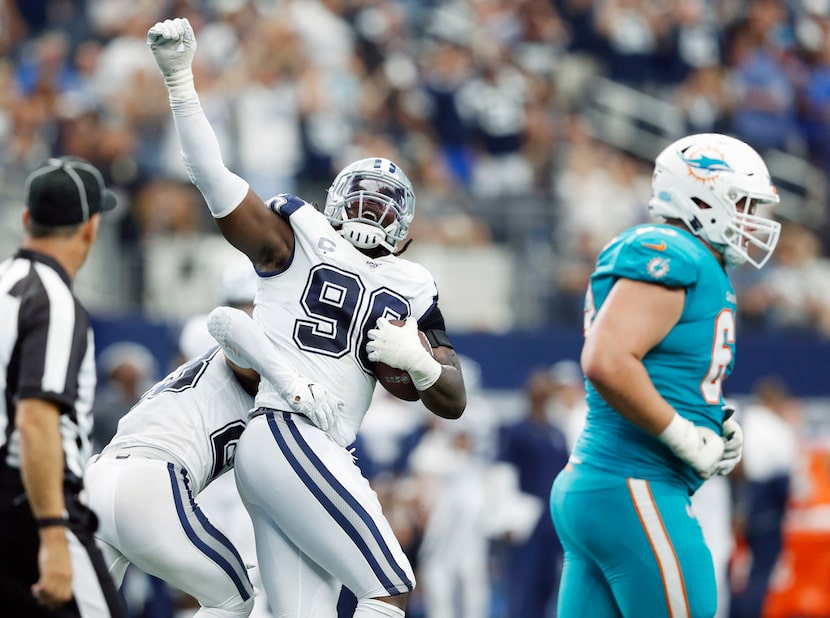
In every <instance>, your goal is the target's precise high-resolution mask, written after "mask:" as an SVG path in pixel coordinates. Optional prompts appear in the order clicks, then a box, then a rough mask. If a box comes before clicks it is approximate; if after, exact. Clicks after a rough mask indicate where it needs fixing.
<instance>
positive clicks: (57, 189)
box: [0, 157, 126, 618]
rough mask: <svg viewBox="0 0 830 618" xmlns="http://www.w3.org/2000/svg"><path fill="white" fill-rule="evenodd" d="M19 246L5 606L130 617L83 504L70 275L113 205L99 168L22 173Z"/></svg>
mask: <svg viewBox="0 0 830 618" xmlns="http://www.w3.org/2000/svg"><path fill="white" fill-rule="evenodd" d="M25 199H26V209H25V210H24V211H23V226H24V228H25V231H26V235H25V239H24V241H23V246H22V248H20V249H19V250H18V252H17V253H16V254H15V255H14V256H13V257H11V258H9V259H7V260H6V261H4V262H2V263H0V371H2V373H0V384H2V386H3V387H4V393H3V395H4V396H3V399H2V401H1V402H0V615H2V616H9V617H12V616H14V617H17V616H19V617H21V618H24V617H25V618H29V617H39V616H61V617H70V616H81V617H83V618H87V617H96V618H97V617H99V616H101V617H109V616H118V617H121V616H125V615H126V612H125V611H124V609H123V607H122V605H121V601H120V598H119V596H118V591H117V589H116V588H115V585H114V584H113V582H112V579H111V578H110V576H109V574H108V572H107V569H106V566H105V564H104V561H103V557H102V555H101V552H100V551H99V550H98V548H97V547H96V545H95V543H94V541H93V536H92V533H93V531H94V530H95V527H96V525H97V521H96V518H95V515H94V514H93V513H92V511H90V510H89V509H88V508H87V507H86V506H84V505H83V504H82V503H81V500H80V499H79V494H80V492H81V489H82V481H81V479H82V477H83V467H84V465H85V463H86V460H87V459H88V458H89V456H90V455H91V448H90V432H91V429H92V414H91V407H92V400H93V395H94V392H95V379H96V378H95V357H94V346H93V339H92V329H91V327H90V322H89V316H88V315H87V313H86V310H85V309H84V308H83V307H82V306H81V304H80V303H79V302H78V300H77V299H76V298H75V296H74V294H73V293H72V280H73V278H74V277H75V275H76V273H77V272H78V270H79V269H80V268H81V266H82V265H83V263H84V262H85V261H86V257H87V255H88V254H89V250H90V248H91V247H92V244H93V243H94V242H95V239H96V237H97V235H98V225H99V220H100V214H99V213H101V212H102V211H106V210H111V209H112V208H113V207H114V206H115V196H114V195H113V194H112V193H111V192H110V191H109V190H107V189H106V188H105V186H104V181H103V178H102V177H101V173H100V172H99V171H98V170H97V169H96V168H95V167H93V166H92V165H91V164H90V163H88V162H86V161H84V160H82V159H78V158H74V157H62V158H59V159H58V158H55V159H49V160H47V161H46V162H45V163H43V165H41V166H40V167H39V168H38V169H36V170H35V171H33V172H32V173H31V174H30V175H29V177H28V178H27V179H26V187H25Z"/></svg>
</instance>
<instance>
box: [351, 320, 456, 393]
mask: <svg viewBox="0 0 830 618" xmlns="http://www.w3.org/2000/svg"><path fill="white" fill-rule="evenodd" d="M367 336H368V337H369V342H368V343H367V344H366V351H367V352H368V353H369V360H370V361H372V362H373V363H377V362H380V363H386V364H387V365H389V366H390V367H397V368H398V369H403V370H404V371H406V372H408V373H409V376H410V377H411V378H412V384H414V385H415V388H416V389H418V390H419V391H425V390H427V389H428V388H429V387H430V386H432V385H433V384H435V383H436V382H437V381H438V378H440V377H441V363H439V362H438V361H437V360H435V359H434V358H433V357H432V354H430V353H429V352H427V351H426V350H425V349H424V346H423V345H421V340H420V337H419V335H418V322H417V321H416V320H415V318H413V317H412V316H410V317H408V318H406V321H405V322H404V324H403V326H393V325H392V324H390V323H389V320H388V319H386V318H378V321H377V326H376V327H375V328H373V329H371V330H370V331H369V332H368V333H367Z"/></svg>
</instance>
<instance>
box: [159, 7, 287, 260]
mask: <svg viewBox="0 0 830 618" xmlns="http://www.w3.org/2000/svg"><path fill="white" fill-rule="evenodd" d="M147 44H148V45H149V46H150V50H151V51H152V53H153V56H154V58H155V60H156V64H157V65H158V67H159V70H160V71H161V74H162V76H163V77H164V83H165V85H166V86H167V90H168V93H169V95H170V109H171V111H172V113H173V120H174V124H175V127H176V133H177V135H178V137H179V142H180V144H181V147H182V158H183V160H184V163H185V167H186V168H187V172H188V175H189V176H190V179H191V181H192V182H193V184H194V185H196V187H198V188H199V190H200V191H201V192H202V195H203V196H204V197H205V201H206V202H207V205H208V208H209V209H210V212H211V214H212V215H213V217H214V218H215V220H216V224H217V225H218V227H219V229H220V231H221V232H222V234H223V235H224V236H225V238H226V239H227V240H228V241H229V242H230V243H231V244H232V245H233V246H234V247H236V248H237V249H239V250H240V251H242V252H243V253H244V254H245V255H247V256H248V258H249V259H250V260H251V262H252V263H253V264H254V265H255V266H256V267H257V268H259V269H261V270H279V269H281V268H282V266H284V265H285V263H286V262H287V260H288V258H289V256H290V255H291V251H292V250H293V247H294V234H293V232H292V230H291V227H290V225H289V224H288V223H287V222H286V221H285V220H283V219H282V218H281V217H275V216H274V215H273V213H272V212H271V211H269V210H268V209H267V208H266V207H265V205H264V203H263V201H262V199H261V198H260V197H259V196H258V195H257V194H256V193H255V192H254V191H252V190H251V188H250V187H249V186H248V183H247V182H245V181H244V180H243V179H242V178H240V177H239V176H237V175H236V174H234V173H233V172H231V171H230V170H229V169H228V168H227V167H225V164H224V162H223V160H222V153H221V151H220V150H219V142H218V140H217V139H216V134H215V133H214V131H213V128H212V127H211V126H210V123H209V122H208V120H207V118H206V117H205V114H204V112H203V111H202V106H201V104H200V102H199V96H198V94H197V92H196V88H195V85H194V82H193V72H192V69H191V65H192V63H193V57H194V55H195V53H196V37H195V35H194V33H193V29H192V28H191V26H190V23H189V22H188V21H187V19H178V18H177V19H172V20H171V19H168V20H165V21H164V22H158V23H156V24H155V25H154V26H153V27H152V28H150V30H149V32H148V34H147Z"/></svg>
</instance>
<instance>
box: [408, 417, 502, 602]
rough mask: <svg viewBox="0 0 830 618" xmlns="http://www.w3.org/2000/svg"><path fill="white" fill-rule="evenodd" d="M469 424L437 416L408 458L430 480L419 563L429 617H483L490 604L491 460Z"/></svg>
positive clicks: (419, 575) (424, 479) (427, 480)
mask: <svg viewBox="0 0 830 618" xmlns="http://www.w3.org/2000/svg"><path fill="white" fill-rule="evenodd" d="M468 408H469V406H468ZM467 412H475V410H470V409H468V410H467ZM462 418H467V417H466V416H465V417H462ZM471 422H472V423H473V424H474V422H475V421H468V422H462V423H461V424H459V423H457V422H455V421H454V422H453V423H443V422H441V419H438V420H437V422H435V423H434V424H433V426H434V429H433V430H432V431H430V432H428V433H427V434H425V435H424V437H423V439H422V440H421V441H420V442H419V444H418V446H417V447H415V450H414V451H413V452H412V455H411V457H410V463H411V465H412V471H413V473H414V474H416V475H418V477H420V478H421V479H422V482H424V483H426V482H431V489H430V493H429V494H428V495H426V496H424V497H423V498H422V499H424V500H425V501H427V503H428V504H429V508H428V516H427V520H426V526H425V529H424V536H423V541H422V543H421V546H420V548H419V551H418V562H417V564H418V578H419V580H420V581H421V584H422V586H423V595H424V603H425V607H426V610H427V616H429V618H480V617H481V616H486V615H487V609H488V607H489V603H490V581H489V573H488V550H489V534H490V530H489V527H488V522H487V518H488V515H489V513H488V509H489V506H490V504H491V501H490V500H489V499H488V491H487V487H486V484H487V471H488V462H487V460H486V459H483V458H482V457H480V456H479V455H477V453H476V451H477V449H476V445H475V438H474V432H470V429H473V430H475V427H471V426H470V423H471Z"/></svg>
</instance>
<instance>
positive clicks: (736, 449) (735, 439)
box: [717, 403, 744, 476]
mask: <svg viewBox="0 0 830 618" xmlns="http://www.w3.org/2000/svg"><path fill="white" fill-rule="evenodd" d="M722 409H723V431H722V432H721V433H722V434H723V437H722V438H721V439H722V440H723V456H722V457H721V460H720V462H719V463H718V470H717V473H718V474H719V475H720V476H726V475H727V474H729V473H730V472H732V470H734V469H735V466H737V465H738V462H739V461H741V457H743V452H744V432H743V430H742V429H741V426H740V425H739V424H738V421H736V420H735V419H734V418H733V416H734V414H735V406H734V405H733V404H731V403H727V404H724V406H723V408H722Z"/></svg>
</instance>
